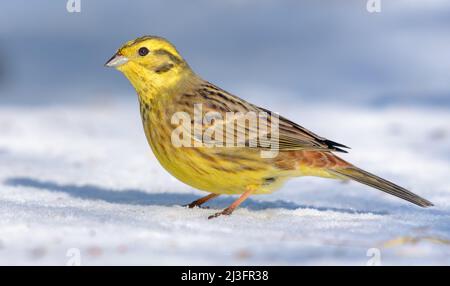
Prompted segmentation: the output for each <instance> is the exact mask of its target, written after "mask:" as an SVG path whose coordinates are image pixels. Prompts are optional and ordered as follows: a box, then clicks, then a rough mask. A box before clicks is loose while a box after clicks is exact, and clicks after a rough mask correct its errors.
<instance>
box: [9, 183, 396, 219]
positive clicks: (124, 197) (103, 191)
mask: <svg viewBox="0 0 450 286" xmlns="http://www.w3.org/2000/svg"><path fill="white" fill-rule="evenodd" d="M4 184H5V185H7V186H14V187H30V188H36V189H42V190H45V191H50V192H60V193H66V194H68V195H70V196H72V197H74V198H80V199H85V200H100V201H104V202H108V203H113V204H128V205H140V206H175V205H183V204H188V203H190V202H192V201H194V200H197V199H199V198H200V197H201V196H197V195H194V194H181V193H148V192H145V191H142V190H137V189H125V190H115V189H108V188H103V187H99V186H94V185H82V186H79V185H73V184H59V183H56V182H52V181H41V180H37V179H33V178H27V177H12V178H8V179H6V180H5V181H4ZM233 201H234V199H233V198H232V197H219V198H216V199H214V201H211V202H210V203H209V206H211V207H212V208H224V207H226V206H228V205H230V204H231V203H232V202H233ZM242 206H243V207H246V208H248V209H251V210H264V209H275V208H277V209H288V210H295V209H315V210H318V211H334V212H340V213H351V214H365V213H367V214H378V215H386V214H388V213H387V212H373V211H370V212H367V211H360V210H354V209H344V208H332V207H330V208H328V207H315V206H310V205H301V204H297V203H295V202H291V201H284V200H276V201H260V200H255V199H251V198H249V199H247V200H246V201H245V202H244V203H243V204H242Z"/></svg>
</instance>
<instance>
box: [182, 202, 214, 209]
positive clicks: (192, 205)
mask: <svg viewBox="0 0 450 286" xmlns="http://www.w3.org/2000/svg"><path fill="white" fill-rule="evenodd" d="M182 207H185V208H190V209H193V208H195V207H197V208H199V209H209V207H208V206H202V205H201V204H195V203H190V204H187V205H182Z"/></svg>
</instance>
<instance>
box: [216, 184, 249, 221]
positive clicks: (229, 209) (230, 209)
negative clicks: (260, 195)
mask: <svg viewBox="0 0 450 286" xmlns="http://www.w3.org/2000/svg"><path fill="white" fill-rule="evenodd" d="M254 192H255V189H253V188H252V189H248V190H247V191H246V192H245V193H243V194H242V195H241V196H240V197H239V199H237V200H235V201H234V202H233V203H232V204H231V205H230V206H229V207H227V208H226V209H224V210H223V211H221V212H218V213H215V214H213V215H211V216H209V217H208V219H212V218H215V217H218V216H221V215H230V214H232V213H233V211H234V210H235V209H236V208H237V207H238V206H239V205H240V204H242V202H243V201H245V200H246V199H247V198H248V197H249V196H250V195H251V194H253V193H254Z"/></svg>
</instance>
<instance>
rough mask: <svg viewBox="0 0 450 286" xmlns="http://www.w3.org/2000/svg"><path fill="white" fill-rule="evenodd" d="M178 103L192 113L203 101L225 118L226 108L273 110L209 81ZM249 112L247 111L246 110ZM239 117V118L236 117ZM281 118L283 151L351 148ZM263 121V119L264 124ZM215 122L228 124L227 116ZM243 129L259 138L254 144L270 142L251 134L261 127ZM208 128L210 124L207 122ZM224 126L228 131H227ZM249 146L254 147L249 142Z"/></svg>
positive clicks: (260, 144) (256, 110)
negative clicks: (246, 99)
mask: <svg viewBox="0 0 450 286" xmlns="http://www.w3.org/2000/svg"><path fill="white" fill-rule="evenodd" d="M175 100H176V101H177V103H178V104H175V105H176V106H182V107H184V108H183V109H186V108H190V109H191V110H190V111H189V110H184V111H186V112H188V113H189V114H192V113H193V107H194V104H196V103H202V104H203V112H204V113H206V112H209V111H215V112H219V113H220V114H222V117H223V119H225V113H226V112H242V113H245V112H250V111H252V112H255V113H257V114H258V113H259V112H266V113H267V114H268V115H269V116H270V115H271V114H272V112H271V111H270V110H267V109H264V108H262V107H258V106H256V105H253V104H251V103H249V102H247V101H245V100H243V99H241V98H239V97H237V96H234V95H232V94H230V93H228V92H226V91H224V90H222V89H221V88H219V87H217V86H215V85H213V84H211V83H209V82H205V81H203V82H201V83H200V84H198V86H196V87H194V88H193V89H192V90H191V91H190V92H188V93H185V94H180V95H179V96H178V97H177V98H176V99H175ZM244 115H245V114H244ZM235 119H236V118H235ZM278 119H279V146H278V148H279V150H280V151H293V150H320V151H337V152H345V153H346V152H347V151H345V150H343V149H341V148H349V147H347V146H345V145H342V144H340V143H337V142H334V141H331V140H328V139H326V138H323V137H320V136H318V135H316V134H315V133H313V132H311V131H309V130H308V129H306V128H304V127H302V126H300V125H298V124H296V123H294V122H292V121H290V120H289V119H286V118H285V117H282V116H278ZM261 123H262V122H260V124H261ZM213 124H226V122H225V120H215V121H214V122H213ZM266 125H267V126H266V129H267V130H270V121H269V122H266ZM241 127H243V128H242V129H240V130H241V131H244V132H245V134H244V135H245V136H246V137H245V138H248V140H247V141H251V140H257V141H258V142H259V143H258V145H257V146H255V147H252V148H261V149H264V147H262V146H269V145H265V144H269V143H270V142H267V141H265V140H264V139H263V138H259V136H258V135H257V137H258V138H251V134H258V132H256V131H257V130H254V129H252V128H249V126H248V125H246V126H241ZM204 128H206V127H205V126H204ZM225 131H226V130H225V128H224V134H225ZM226 135H227V136H234V138H236V137H237V136H239V135H243V134H238V133H237V131H235V133H234V134H226ZM265 137H268V138H269V140H270V138H271V134H270V133H268V134H267V136H265ZM246 146H247V147H250V146H248V145H246Z"/></svg>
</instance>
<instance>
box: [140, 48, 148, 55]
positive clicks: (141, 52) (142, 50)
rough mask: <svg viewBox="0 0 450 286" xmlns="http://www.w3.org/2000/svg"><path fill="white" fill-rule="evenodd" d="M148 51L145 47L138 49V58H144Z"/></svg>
mask: <svg viewBox="0 0 450 286" xmlns="http://www.w3.org/2000/svg"><path fill="white" fill-rule="evenodd" d="M148 52H149V50H148V49H147V48H146V47H142V48H140V49H139V51H138V53H139V55H140V56H142V57H143V56H146V55H147V54H148Z"/></svg>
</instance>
